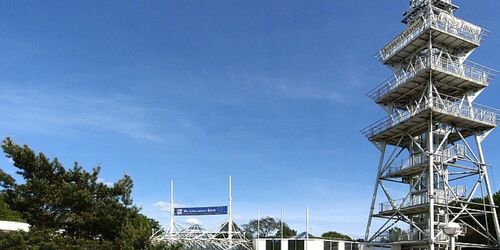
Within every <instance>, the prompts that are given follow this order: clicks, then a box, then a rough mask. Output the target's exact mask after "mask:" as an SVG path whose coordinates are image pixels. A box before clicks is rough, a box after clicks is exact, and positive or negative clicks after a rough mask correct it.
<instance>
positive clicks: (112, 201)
mask: <svg viewBox="0 0 500 250" xmlns="http://www.w3.org/2000/svg"><path fill="white" fill-rule="evenodd" d="M2 148H3V150H4V152H5V154H6V156H7V157H8V158H10V159H11V160H12V161H13V165H14V167H16V168H17V174H19V175H20V177H21V178H22V179H24V182H23V183H20V184H18V183H16V182H15V181H14V179H13V178H12V177H11V176H9V175H8V174H6V173H5V172H4V171H0V185H1V186H2V187H3V191H2V193H1V194H2V196H1V197H3V200H4V202H5V204H6V205H7V206H8V208H10V209H12V210H13V211H15V214H18V215H19V216H20V217H21V218H24V219H25V220H26V222H27V223H29V224H30V225H31V230H30V232H29V233H27V234H24V233H16V234H11V235H10V236H5V237H2V236H0V238H1V239H0V243H1V242H2V241H1V240H2V239H4V240H5V241H3V242H4V244H6V243H7V241H19V242H18V243H19V244H21V242H25V243H26V244H28V245H29V246H37V247H40V246H44V249H110V248H117V249H118V248H119V249H144V248H146V247H148V244H149V238H150V236H151V232H152V229H153V228H154V227H158V223H157V222H154V221H152V220H150V219H148V218H146V217H145V216H144V215H142V214H140V213H139V212H140V211H139V209H138V208H137V207H135V206H133V205H132V198H131V192H132V187H133V183H132V179H131V178H130V176H127V175H125V176H124V177H123V178H122V179H120V180H118V181H117V182H116V183H114V184H113V185H111V186H108V185H106V184H104V183H102V182H100V181H98V180H99V172H100V167H95V168H94V169H93V170H92V171H91V172H87V171H85V170H84V169H83V167H81V166H80V165H79V164H78V163H75V164H74V165H73V167H72V168H70V169H68V170H67V169H66V168H64V166H63V165H62V164H61V163H60V162H59V161H58V160H57V158H56V159H53V160H50V159H49V158H47V157H46V156H45V155H44V154H43V153H35V152H33V150H31V149H30V148H29V147H28V146H26V145H25V146H19V145H17V144H15V143H14V142H13V141H12V140H11V139H9V138H7V139H5V140H4V141H3V144H2ZM0 206H1V203H0ZM0 208H1V207H0ZM15 214H14V215H15ZM9 216H10V215H9ZM22 244H24V243H22ZM0 248H2V249H3V247H2V246H1V245H0Z"/></svg>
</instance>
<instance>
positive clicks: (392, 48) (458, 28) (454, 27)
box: [378, 13, 486, 62]
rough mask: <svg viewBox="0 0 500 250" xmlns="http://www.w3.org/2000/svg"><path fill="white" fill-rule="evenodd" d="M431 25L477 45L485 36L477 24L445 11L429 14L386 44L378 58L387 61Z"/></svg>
mask: <svg viewBox="0 0 500 250" xmlns="http://www.w3.org/2000/svg"><path fill="white" fill-rule="evenodd" d="M431 27H432V28H434V29H437V30H439V31H441V32H445V33H448V34H450V35H453V36H456V37H459V38H461V39H464V40H467V41H469V42H471V43H474V44H478V45H479V43H480V42H481V41H482V40H483V39H484V38H485V37H486V32H485V30H483V29H482V28H481V27H479V26H477V25H474V24H471V23H469V22H466V21H463V20H461V19H458V18H456V17H454V16H452V15H449V14H446V13H441V14H439V15H432V14H431V15H428V16H427V17H424V18H422V19H419V20H417V21H415V22H414V23H413V24H412V25H410V26H409V27H408V28H407V29H406V30H404V31H403V32H402V33H401V34H400V35H399V36H397V37H396V38H395V39H394V40H392V41H391V42H390V43H389V44H387V45H386V46H385V47H384V48H383V49H381V50H380V51H379V53H378V58H379V59H380V60H381V61H383V62H385V61H387V60H388V59H389V58H391V57H392V56H394V55H395V54H396V53H397V52H399V51H400V50H401V49H403V48H404V47H406V46H407V45H408V44H410V43H411V42H412V41H413V40H415V38H417V37H419V36H420V35H422V33H423V32H424V31H426V30H427V29H428V28H431Z"/></svg>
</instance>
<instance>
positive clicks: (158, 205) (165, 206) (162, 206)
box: [153, 201, 181, 212]
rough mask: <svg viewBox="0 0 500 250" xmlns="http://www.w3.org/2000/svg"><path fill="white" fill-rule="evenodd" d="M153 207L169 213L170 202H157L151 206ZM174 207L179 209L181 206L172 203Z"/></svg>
mask: <svg viewBox="0 0 500 250" xmlns="http://www.w3.org/2000/svg"><path fill="white" fill-rule="evenodd" d="M153 207H155V208H156V209H158V210H160V211H163V212H170V202H167V201H157V202H155V203H154V204H153ZM175 207H181V204H178V203H174V208H175Z"/></svg>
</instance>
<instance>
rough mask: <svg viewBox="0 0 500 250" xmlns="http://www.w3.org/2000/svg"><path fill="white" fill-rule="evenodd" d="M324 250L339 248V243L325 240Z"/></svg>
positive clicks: (337, 249)
mask: <svg viewBox="0 0 500 250" xmlns="http://www.w3.org/2000/svg"><path fill="white" fill-rule="evenodd" d="M324 250H339V243H338V242H333V241H325V249H324Z"/></svg>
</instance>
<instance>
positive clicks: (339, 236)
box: [321, 231, 352, 241]
mask: <svg viewBox="0 0 500 250" xmlns="http://www.w3.org/2000/svg"><path fill="white" fill-rule="evenodd" d="M321 237H322V238H327V239H333V240H347V241H351V240H352V238H351V237H350V236H348V235H345V234H341V233H339V232H335V231H329V232H326V233H324V234H322V235H321Z"/></svg>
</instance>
